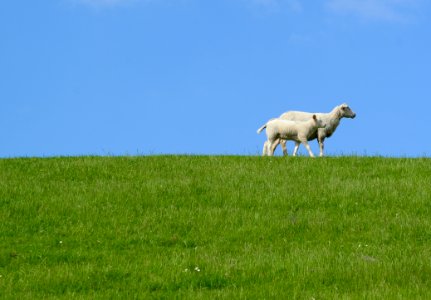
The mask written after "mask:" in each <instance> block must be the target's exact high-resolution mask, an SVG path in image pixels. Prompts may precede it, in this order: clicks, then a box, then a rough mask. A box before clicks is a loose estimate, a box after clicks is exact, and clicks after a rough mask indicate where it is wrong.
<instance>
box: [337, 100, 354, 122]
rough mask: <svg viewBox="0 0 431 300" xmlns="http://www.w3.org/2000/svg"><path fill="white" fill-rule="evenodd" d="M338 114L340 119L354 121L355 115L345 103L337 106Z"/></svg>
mask: <svg viewBox="0 0 431 300" xmlns="http://www.w3.org/2000/svg"><path fill="white" fill-rule="evenodd" d="M339 114H340V117H341V118H350V119H354V118H355V117H356V113H354V112H353V110H352V109H351V108H350V107H349V106H348V105H347V104H346V103H344V104H341V105H340V106H339Z"/></svg>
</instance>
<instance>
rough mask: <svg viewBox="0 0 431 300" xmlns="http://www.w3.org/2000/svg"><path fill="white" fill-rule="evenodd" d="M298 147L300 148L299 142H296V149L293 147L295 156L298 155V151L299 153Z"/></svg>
mask: <svg viewBox="0 0 431 300" xmlns="http://www.w3.org/2000/svg"><path fill="white" fill-rule="evenodd" d="M298 149H299V143H298V142H295V149H293V156H296V153H298Z"/></svg>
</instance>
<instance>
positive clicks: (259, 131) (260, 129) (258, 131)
mask: <svg viewBox="0 0 431 300" xmlns="http://www.w3.org/2000/svg"><path fill="white" fill-rule="evenodd" d="M265 128H266V124H265V125H263V126H262V127H260V128H259V129H258V130H257V134H259V133H261V132H262V130H264V129H265Z"/></svg>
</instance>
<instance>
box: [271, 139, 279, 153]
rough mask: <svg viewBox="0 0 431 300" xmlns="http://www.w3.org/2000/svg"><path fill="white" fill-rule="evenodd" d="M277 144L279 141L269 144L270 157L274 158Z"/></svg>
mask: <svg viewBox="0 0 431 300" xmlns="http://www.w3.org/2000/svg"><path fill="white" fill-rule="evenodd" d="M278 144H280V139H276V140H275V141H273V142H272V143H271V148H270V150H269V155H270V156H274V152H275V148H277V146H278Z"/></svg>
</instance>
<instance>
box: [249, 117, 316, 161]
mask: <svg viewBox="0 0 431 300" xmlns="http://www.w3.org/2000/svg"><path fill="white" fill-rule="evenodd" d="M323 127H325V125H324V123H323V121H322V120H320V119H319V118H318V117H317V116H316V115H312V117H311V118H310V119H309V120H308V121H303V122H298V121H290V120H283V119H271V120H269V121H268V122H267V123H266V124H265V125H263V126H262V127H260V128H259V129H258V130H257V133H258V134H259V133H261V132H262V130H264V129H265V128H266V136H267V141H266V142H265V146H264V147H263V153H262V155H263V156H265V155H269V156H273V155H274V151H275V148H276V147H277V146H278V144H280V142H281V141H282V140H291V141H295V144H296V145H297V146H299V144H300V143H303V144H304V146H305V148H307V150H308V153H309V154H310V156H311V157H314V154H313V152H312V151H311V149H310V146H309V145H308V140H309V138H310V136H312V135H314V134H316V131H317V129H318V128H323ZM295 155H296V153H295Z"/></svg>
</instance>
